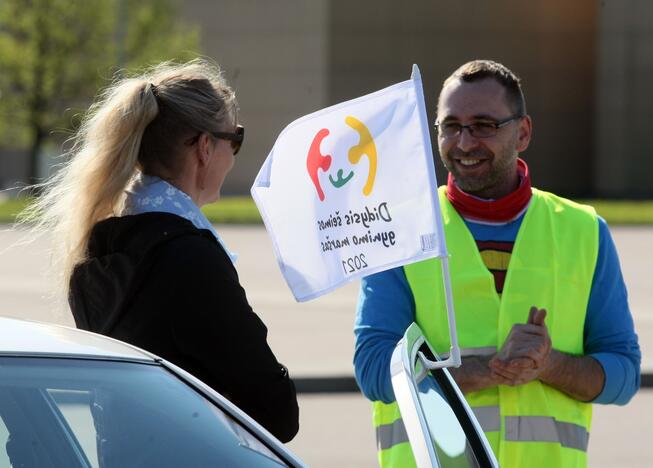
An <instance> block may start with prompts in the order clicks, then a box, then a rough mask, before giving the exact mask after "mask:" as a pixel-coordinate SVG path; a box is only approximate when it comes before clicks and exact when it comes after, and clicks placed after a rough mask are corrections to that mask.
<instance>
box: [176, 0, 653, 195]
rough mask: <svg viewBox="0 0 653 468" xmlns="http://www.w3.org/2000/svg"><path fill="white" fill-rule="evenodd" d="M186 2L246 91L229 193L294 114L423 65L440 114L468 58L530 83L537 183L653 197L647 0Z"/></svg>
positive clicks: (564, 190)
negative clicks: (447, 86)
mask: <svg viewBox="0 0 653 468" xmlns="http://www.w3.org/2000/svg"><path fill="white" fill-rule="evenodd" d="M184 5H185V7H184V12H185V15H186V17H187V19H188V20H191V21H194V22H197V23H199V24H200V25H201V27H202V46H203V50H204V52H205V54H207V55H208V56H210V57H212V58H214V59H215V60H216V61H218V62H219V63H220V64H221V65H222V66H223V68H224V69H225V74H226V77H227V79H228V80H229V82H230V83H231V84H232V86H233V87H234V88H235V89H236V92H237V96H238V99H239V103H240V107H241V118H242V120H243V121H244V123H245V125H246V127H247V138H246V144H245V146H244V147H243V150H242V153H241V154H239V155H238V161H237V164H236V167H235V169H234V172H233V173H232V175H231V176H230V178H228V179H227V182H226V184H225V187H224V190H223V192H224V193H226V194H229V193H246V192H247V191H248V189H249V187H250V185H251V183H252V181H253V180H254V177H255V175H256V172H257V170H258V168H259V167H260V165H261V163H262V161H263V160H264V159H265V157H266V156H267V153H268V152H269V150H270V149H271V148H272V145H273V144H274V141H275V138H276V136H277V135H278V134H279V132H280V131H281V130H282V129H283V128H284V127H285V126H286V125H287V124H289V123H290V122H291V121H293V120H294V119H296V118H298V117H300V116H302V115H305V114H307V113H310V112H313V111H316V110H318V109H320V108H323V107H326V106H329V105H333V104H336V103H338V102H340V101H343V100H347V99H351V98H354V97H357V96H360V95H363V94H367V93H370V92H373V91H376V90H377V89H381V88H383V87H385V86H389V85H391V84H393V83H395V82H398V81H403V80H406V79H408V78H409V76H410V69H411V65H412V64H413V63H417V64H418V65H419V66H420V69H421V71H422V78H423V80H424V85H425V95H426V99H427V108H428V111H429V119H431V120H434V118H435V104H436V98H437V93H438V92H439V89H440V86H441V83H442V81H443V80H444V79H445V78H446V77H447V76H448V75H449V74H450V73H451V72H452V71H453V70H454V69H455V68H457V67H458V66H459V65H461V64H462V63H464V62H466V61H468V60H472V59H475V58H489V59H494V60H497V61H500V62H502V63H504V64H505V65H507V66H508V67H509V68H511V69H512V70H513V71H515V72H516V73H517V74H518V75H519V76H521V78H522V80H523V86H524V91H525V93H526V101H527V106H528V111H529V113H530V114H531V115H532V117H533V120H534V138H533V140H532V143H531V146H530V148H529V149H528V151H527V152H525V153H524V158H525V159H526V161H527V162H528V164H529V166H530V168H531V170H532V175H533V180H534V184H535V185H536V186H538V187H540V188H543V189H546V190H552V191H555V192H558V193H561V194H565V195H567V196H573V197H590V196H602V197H637V198H639V197H653V176H652V174H653V138H651V136H650V135H649V133H650V129H649V127H650V124H649V122H648V118H649V108H650V107H651V106H653V87H652V86H651V85H650V83H651V82H653V28H651V27H650V25H651V24H653V2H650V1H649V0H575V1H573V2H570V1H568V0H537V1H529V2H522V1H516V0H493V1H491V2H489V1H487V0H464V1H455V2H443V1H435V0H432V1H424V0H410V1H405V2H396V1H393V0H359V1H356V2H352V1H345V0H311V1H308V2H300V1H295V0H275V1H274V2H270V1H263V0H261V1H254V0H249V1H243V0H222V1H220V2H213V1H210V0H185V2H184ZM434 137H435V135H434V134H433V133H432V135H431V138H432V140H433V142H435V138H434ZM434 153H435V154H436V159H438V166H437V167H438V169H437V170H438V180H439V181H440V183H443V182H444V181H445V180H446V179H445V175H444V174H445V172H444V169H443V167H442V166H441V164H440V163H439V157H438V156H437V149H436V148H434Z"/></svg>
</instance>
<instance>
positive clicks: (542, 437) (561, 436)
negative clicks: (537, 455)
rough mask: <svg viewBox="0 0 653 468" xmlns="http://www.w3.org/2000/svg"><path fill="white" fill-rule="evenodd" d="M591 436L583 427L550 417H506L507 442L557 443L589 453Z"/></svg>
mask: <svg viewBox="0 0 653 468" xmlns="http://www.w3.org/2000/svg"><path fill="white" fill-rule="evenodd" d="M589 438H590V434H589V432H587V430H586V429H585V428H584V427H583V426H579V425H578V424H572V423H567V422H561V421H556V420H555V419H554V418H551V417H548V416H506V440H510V441H521V442H557V443H559V444H560V445H562V446H563V447H569V448H574V449H577V450H582V451H583V452H586V451H587V444H588V443H589Z"/></svg>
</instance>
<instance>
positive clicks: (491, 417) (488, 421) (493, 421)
mask: <svg viewBox="0 0 653 468" xmlns="http://www.w3.org/2000/svg"><path fill="white" fill-rule="evenodd" d="M472 411H473V412H474V416H476V419H477V420H478V423H479V424H480V425H481V429H483V432H496V431H499V430H501V413H500V411H499V407H498V406H474V407H472Z"/></svg>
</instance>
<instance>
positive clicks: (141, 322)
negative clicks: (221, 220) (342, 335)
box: [69, 213, 299, 442]
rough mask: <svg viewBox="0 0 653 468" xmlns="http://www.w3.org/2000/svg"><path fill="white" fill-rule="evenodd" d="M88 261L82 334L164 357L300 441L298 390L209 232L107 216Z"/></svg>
mask: <svg viewBox="0 0 653 468" xmlns="http://www.w3.org/2000/svg"><path fill="white" fill-rule="evenodd" d="M88 253H89V258H88V260H87V261H85V262H84V263H82V264H80V265H78V266H77V267H76V268H75V270H74V272H73V275H72V277H71V280H70V294H69V303H70V308H71V310H72V312H73V316H74V318H75V323H76V324H77V327H78V328H82V329H84V330H90V331H93V332H96V333H101V334H103V335H108V336H111V337H113V338H117V339H119V340H122V341H125V342H127V343H131V344H134V345H136V346H138V347H140V348H143V349H145V350H148V351H150V352H152V353H154V354H157V355H159V356H161V357H163V358H164V359H166V360H168V361H170V362H172V363H174V364H176V365H178V366H179V367H181V368H183V369H185V370H186V371H188V372H190V373H191V374H193V375H195V376H196V377H198V378H199V379H200V380H202V381H203V382H205V383H206V384H208V385H210V386H211V387H213V388H214V389H215V390H217V391H218V392H220V393H221V394H222V395H224V396H226V397H227V398H229V399H230V400H231V401H232V402H233V403H235V404H236V405H237V406H238V407H240V408H241V409H242V410H243V411H245V412H246V413H247V414H249V415H250V416H251V417H252V418H254V419H255V420H256V421H257V422H259V423H260V424H261V425H262V426H264V427H265V428H266V429H268V430H269V431H270V432H271V433H272V434H274V435H275V436H276V437H277V438H278V439H280V440H281V441H283V442H287V441H289V440H291V439H292V438H293V437H294V436H295V434H296V433H297V430H298V428H299V410H298V407H297V398H296V394H295V386H294V384H293V382H292V381H291V380H290V378H289V376H288V371H287V370H286V368H285V367H284V366H283V365H281V364H279V363H278V362H277V360H276V358H275V356H274V354H273V353H272V351H271V350H270V348H269V346H268V344H267V341H266V337H267V329H266V327H265V325H264V324H263V322H261V320H260V319H259V318H258V316H257V315H256V314H255V313H254V312H253V311H252V309H251V307H250V306H249V304H248V302H247V298H246V296H245V291H244V290H243V288H242V287H241V286H240V283H239V281H238V275H237V273H236V270H235V268H234V266H233V264H232V262H231V260H230V259H229V257H228V256H227V254H226V252H225V251H224V249H223V248H222V247H221V246H220V244H219V243H218V242H217V241H216V239H215V237H214V236H213V235H212V234H211V233H210V232H209V231H207V230H202V229H197V228H196V227H194V226H193V224H192V223H190V222H189V221H187V220H185V219H183V218H181V217H179V216H176V215H173V214H168V213H146V214H139V215H132V216H123V217H116V218H109V219H107V220H104V221H101V222H100V223H98V224H97V225H96V226H95V227H94V228H93V230H92V233H91V236H90V241H89V247H88Z"/></svg>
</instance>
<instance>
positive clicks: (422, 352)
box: [390, 323, 499, 468]
mask: <svg viewBox="0 0 653 468" xmlns="http://www.w3.org/2000/svg"><path fill="white" fill-rule="evenodd" d="M429 361H430V362H433V361H442V359H440V357H439V356H438V355H437V354H436V353H435V352H434V351H433V348H432V347H431V345H430V344H429V342H428V341H427V339H426V337H425V336H424V334H423V332H422V330H421V329H420V327H419V325H417V324H416V323H412V324H411V325H410V326H409V327H408V329H407V330H406V332H405V334H404V337H403V338H402V339H401V340H400V341H399V343H397V346H396V347H395V349H394V351H393V353H392V359H391V364H390V374H391V379H392V387H393V389H394V392H395V398H396V401H397V404H398V405H399V411H400V412H401V417H402V420H403V422H404V426H405V428H406V434H407V435H408V439H409V441H410V445H411V448H412V451H413V455H414V457H415V462H416V463H417V466H418V467H420V468H422V467H440V462H439V460H438V457H437V455H436V451H435V447H434V446H433V443H432V442H431V440H432V438H431V431H430V429H429V425H428V423H427V421H426V415H425V413H424V411H423V409H422V405H421V403H420V401H419V397H418V389H417V384H418V383H419V382H420V381H421V380H422V378H424V377H425V376H426V375H427V373H428V372H430V373H431V375H432V376H433V377H434V378H435V380H436V382H437V383H438V385H439V386H440V388H441V390H442V391H443V393H444V396H445V397H446V400H447V402H448V403H449V404H450V405H451V409H452V410H453V412H454V414H455V416H456V418H457V420H458V421H459V423H460V425H461V428H462V429H463V431H464V432H465V436H466V437H467V441H468V442H469V445H470V447H471V448H472V451H473V452H474V454H475V456H476V458H477V460H478V462H479V464H480V466H481V467H486V466H487V467H491V468H498V466H499V464H498V462H497V459H496V457H495V455H494V453H493V451H492V448H491V447H490V444H489V442H488V441H487V438H486V437H485V434H484V433H483V430H482V429H481V426H480V424H479V423H478V420H477V419H476V417H475V416H474V413H473V411H472V410H471V408H470V406H469V405H468V404H467V401H466V400H465V397H464V395H463V393H462V391H461V390H460V388H458V385H456V383H455V381H454V380H453V378H452V377H451V374H450V373H449V371H448V370H447V369H445V368H438V369H429V368H428V365H427V364H426V363H427V362H429ZM416 367H418V368H419V375H415V369H416Z"/></svg>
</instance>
